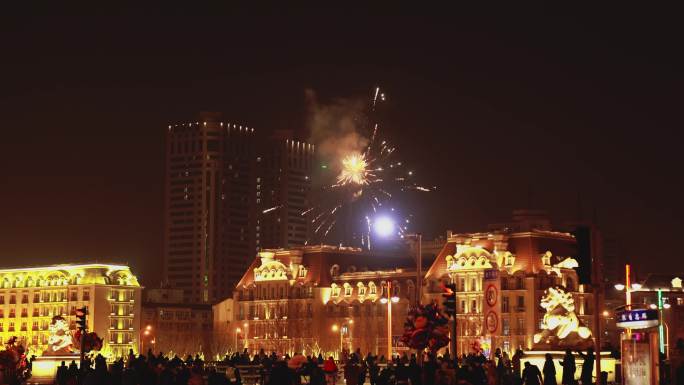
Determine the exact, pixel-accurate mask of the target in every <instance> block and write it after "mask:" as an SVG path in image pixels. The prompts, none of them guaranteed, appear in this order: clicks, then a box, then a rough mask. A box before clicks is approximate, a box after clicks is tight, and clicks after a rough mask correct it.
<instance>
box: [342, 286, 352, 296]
mask: <svg viewBox="0 0 684 385" xmlns="http://www.w3.org/2000/svg"><path fill="white" fill-rule="evenodd" d="M352 291H353V289H352V287H351V285H350V284H348V283H345V284H344V296H345V297H351V295H352Z"/></svg>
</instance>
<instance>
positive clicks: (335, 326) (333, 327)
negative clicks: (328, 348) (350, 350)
mask: <svg viewBox="0 0 684 385" xmlns="http://www.w3.org/2000/svg"><path fill="white" fill-rule="evenodd" d="M332 331H333V333H337V332H338V331H339V332H340V352H339V353H338V356H337V359H338V360H340V359H342V329H341V328H340V327H339V326H337V324H333V326H332Z"/></svg>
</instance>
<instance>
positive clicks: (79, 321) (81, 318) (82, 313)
mask: <svg viewBox="0 0 684 385" xmlns="http://www.w3.org/2000/svg"><path fill="white" fill-rule="evenodd" d="M87 317H88V308H87V307H86V306H83V307H81V308H78V309H76V325H78V330H80V331H85V330H86V329H87V328H88V318H87Z"/></svg>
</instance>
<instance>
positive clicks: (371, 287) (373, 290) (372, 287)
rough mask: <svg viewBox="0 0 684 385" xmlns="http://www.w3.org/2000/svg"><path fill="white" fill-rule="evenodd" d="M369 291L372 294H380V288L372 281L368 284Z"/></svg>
mask: <svg viewBox="0 0 684 385" xmlns="http://www.w3.org/2000/svg"><path fill="white" fill-rule="evenodd" d="M368 293H369V294H370V295H376V294H378V288H377V287H376V286H375V283H373V282H370V283H369V284H368Z"/></svg>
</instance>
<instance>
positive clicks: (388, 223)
mask: <svg viewBox="0 0 684 385" xmlns="http://www.w3.org/2000/svg"><path fill="white" fill-rule="evenodd" d="M373 228H374V230H375V232H376V233H377V234H378V235H379V236H381V237H388V236H390V235H391V234H392V233H393V232H394V230H395V228H396V226H395V224H394V221H392V220H391V219H390V218H388V217H380V218H377V219H375V220H374V221H373ZM409 236H414V237H417V238H418V258H417V263H418V268H417V269H416V270H417V282H416V284H417V285H418V293H421V289H422V283H421V282H422V273H421V270H422V250H421V247H422V235H420V234H412V235H409ZM397 302H399V297H396V296H393V295H392V281H391V280H389V279H388V280H387V296H384V295H383V296H382V297H381V298H380V303H382V304H387V360H388V362H389V360H391V359H392V303H397ZM418 303H420V294H419V295H418Z"/></svg>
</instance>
